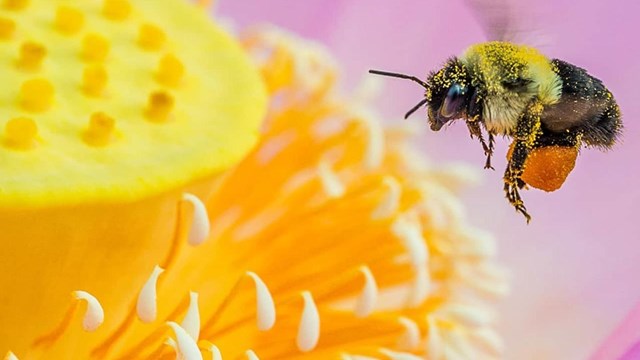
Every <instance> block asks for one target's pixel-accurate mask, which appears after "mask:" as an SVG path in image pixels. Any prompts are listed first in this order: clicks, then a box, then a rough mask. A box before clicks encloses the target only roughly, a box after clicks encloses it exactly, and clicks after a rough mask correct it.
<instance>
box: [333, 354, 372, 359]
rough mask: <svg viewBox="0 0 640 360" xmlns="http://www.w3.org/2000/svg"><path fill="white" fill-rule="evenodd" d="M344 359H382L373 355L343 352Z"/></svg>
mask: <svg viewBox="0 0 640 360" xmlns="http://www.w3.org/2000/svg"><path fill="white" fill-rule="evenodd" d="M341 357H342V360H380V359H378V358H374V357H371V356H365V355H351V354H342V356H341Z"/></svg>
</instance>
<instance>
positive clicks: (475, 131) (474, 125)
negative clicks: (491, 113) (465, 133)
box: [467, 121, 494, 170]
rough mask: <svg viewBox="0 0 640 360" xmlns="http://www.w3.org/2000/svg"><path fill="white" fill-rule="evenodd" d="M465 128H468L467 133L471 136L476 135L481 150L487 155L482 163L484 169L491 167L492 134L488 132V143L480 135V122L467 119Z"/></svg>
mask: <svg viewBox="0 0 640 360" xmlns="http://www.w3.org/2000/svg"><path fill="white" fill-rule="evenodd" d="M467 128H468V129H469V134H470V135H471V138H472V139H473V137H474V136H475V137H477V138H478V139H479V140H480V144H481V145H482V150H483V151H484V154H485V155H486V156H487V160H486V161H485V163H484V168H485V169H491V170H494V169H493V166H491V156H492V155H493V143H494V140H493V134H491V133H489V145H487V143H486V142H485V141H484V137H483V136H482V129H481V128H480V123H479V122H478V121H467Z"/></svg>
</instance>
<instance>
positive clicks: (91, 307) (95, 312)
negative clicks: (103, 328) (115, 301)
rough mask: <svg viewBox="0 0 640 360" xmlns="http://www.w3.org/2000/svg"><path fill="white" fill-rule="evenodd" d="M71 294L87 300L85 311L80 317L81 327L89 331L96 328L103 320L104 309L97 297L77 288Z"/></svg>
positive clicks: (78, 298)
mask: <svg viewBox="0 0 640 360" xmlns="http://www.w3.org/2000/svg"><path fill="white" fill-rule="evenodd" d="M72 294H73V297H75V298H76V299H77V300H85V301H86V302H87V311H86V312H85V313H84V318H83V319H82V329H84V331H89V332H91V331H95V330H96V329H98V327H100V325H102V322H104V310H103V309H102V305H100V302H99V301H98V299H96V298H95V296H93V295H91V294H89V293H88V292H86V291H80V290H78V291H74V292H73V293H72Z"/></svg>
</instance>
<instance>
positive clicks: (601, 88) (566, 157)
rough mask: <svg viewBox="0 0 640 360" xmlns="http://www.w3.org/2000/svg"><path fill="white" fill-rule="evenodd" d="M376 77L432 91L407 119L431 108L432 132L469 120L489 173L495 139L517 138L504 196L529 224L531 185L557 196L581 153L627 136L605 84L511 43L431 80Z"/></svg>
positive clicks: (494, 44)
mask: <svg viewBox="0 0 640 360" xmlns="http://www.w3.org/2000/svg"><path fill="white" fill-rule="evenodd" d="M369 72H370V73H372V74H377V75H383V76H391V77H396V78H401V79H408V80H411V81H413V82H415V83H417V84H419V85H420V86H422V87H423V88H424V89H425V93H424V98H423V99H422V100H421V101H420V102H419V103H418V104H417V105H416V106H414V107H413V108H412V109H411V110H409V111H408V112H407V113H406V115H405V119H406V118H408V117H409V116H410V115H411V114H413V113H414V112H416V111H417V110H418V109H420V108H421V107H422V106H425V105H426V108H427V117H428V122H429V125H430V128H431V130H433V131H439V130H440V129H441V128H442V127H443V126H444V125H446V124H449V123H450V122H451V121H453V120H455V119H463V120H464V121H465V123H466V125H467V128H468V130H469V133H470V135H471V137H472V138H473V137H476V138H478V139H479V142H480V144H481V145H482V149H483V151H484V153H485V155H486V162H485V168H491V169H492V166H491V157H492V155H493V152H494V137H495V136H497V135H503V136H507V137H509V138H511V139H513V141H512V144H511V147H510V150H509V153H508V156H507V158H508V164H507V167H506V169H505V172H504V177H503V180H504V192H505V196H506V198H507V200H508V201H509V203H510V204H511V205H512V206H513V207H514V208H515V210H516V211H517V212H519V213H521V214H522V215H524V217H525V218H526V220H527V223H528V222H529V221H530V220H531V216H530V215H529V213H528V211H527V208H526V207H525V204H524V202H523V200H522V198H521V196H520V193H519V190H521V189H523V188H525V187H527V185H529V186H532V187H535V188H538V189H542V190H545V191H555V190H557V189H558V188H560V187H561V186H562V184H563V182H564V180H565V179H566V177H567V176H568V174H569V173H570V172H571V171H572V170H573V167H574V165H575V160H576V158H577V155H578V150H579V149H580V147H581V146H583V145H586V146H589V147H596V148H599V149H602V150H606V149H609V148H611V147H612V146H613V145H614V144H615V143H616V141H617V140H618V139H619V137H620V135H621V131H622V122H621V114H620V108H619V106H618V104H617V103H616V101H615V99H614V97H613V95H612V94H611V92H610V91H609V90H608V89H607V88H606V87H605V85H604V84H603V83H602V81H600V80H599V79H597V78H595V77H593V76H592V75H590V74H589V73H588V72H587V71H586V70H585V69H582V68H580V67H578V66H575V65H572V64H570V63H568V62H566V61H563V60H559V59H549V58H547V57H546V56H544V55H543V54H542V53H541V52H540V51H538V50H537V49H536V48H533V47H529V46H526V45H520V44H516V43H513V42H510V41H489V42H485V43H479V44H475V45H472V46H471V47H469V48H468V49H467V50H466V51H464V52H463V53H462V55H461V56H457V57H451V58H449V59H448V60H447V61H446V62H445V63H444V66H442V68H440V69H439V70H436V71H433V72H431V73H430V74H429V75H428V77H427V79H426V80H425V81H423V80H421V79H419V78H417V77H415V76H410V75H405V74H400V73H393V72H386V71H379V70H370V71H369ZM483 130H484V131H486V133H487V134H488V137H487V140H485V136H484V135H483Z"/></svg>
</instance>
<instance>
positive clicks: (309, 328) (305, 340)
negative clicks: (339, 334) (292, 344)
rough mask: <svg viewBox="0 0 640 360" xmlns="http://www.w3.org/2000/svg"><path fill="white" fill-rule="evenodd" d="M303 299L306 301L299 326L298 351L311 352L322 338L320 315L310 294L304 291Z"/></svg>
mask: <svg viewBox="0 0 640 360" xmlns="http://www.w3.org/2000/svg"><path fill="white" fill-rule="evenodd" d="M302 299H303V300H304V308H303V309H302V317H301V319H300V325H299V326H298V337H297V339H296V343H297V345H298V350H300V351H302V352H309V351H311V350H313V349H314V348H315V347H316V345H317V344H318V340H319V338H320V315H319V314H318V308H317V307H316V304H315V302H314V301H313V297H312V296H311V293H310V292H308V291H304V292H303V293H302Z"/></svg>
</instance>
